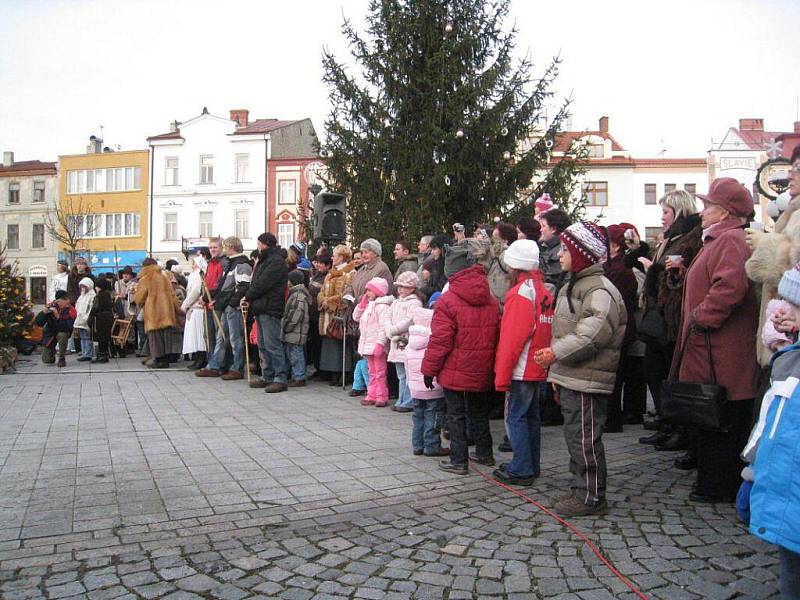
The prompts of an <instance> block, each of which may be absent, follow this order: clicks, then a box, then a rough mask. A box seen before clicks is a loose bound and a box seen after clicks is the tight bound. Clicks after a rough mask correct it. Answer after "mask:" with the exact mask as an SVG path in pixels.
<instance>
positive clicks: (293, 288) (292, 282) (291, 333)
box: [281, 269, 311, 387]
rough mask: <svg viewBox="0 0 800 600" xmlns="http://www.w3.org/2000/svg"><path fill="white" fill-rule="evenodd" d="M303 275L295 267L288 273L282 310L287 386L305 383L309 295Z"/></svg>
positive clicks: (301, 385)
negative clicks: (287, 376) (289, 379)
mask: <svg viewBox="0 0 800 600" xmlns="http://www.w3.org/2000/svg"><path fill="white" fill-rule="evenodd" d="M305 279H306V278H305V275H303V273H302V271H298V270H297V269H295V270H294V271H292V272H291V273H289V286H290V287H289V297H288V298H287V299H286V308H285V309H284V311H283V321H282V322H281V331H282V332H283V333H282V334H281V339H282V340H283V345H284V348H285V349H286V357H287V358H288V359H289V365H290V367H291V372H292V373H291V374H292V379H291V381H289V383H287V384H286V385H287V386H288V387H303V386H305V384H306V354H305V350H304V347H305V344H306V340H307V339H308V311H309V307H310V305H311V302H310V298H311V296H310V295H309V293H308V290H307V289H306V286H305Z"/></svg>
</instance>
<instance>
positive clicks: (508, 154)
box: [503, 150, 511, 160]
mask: <svg viewBox="0 0 800 600" xmlns="http://www.w3.org/2000/svg"><path fill="white" fill-rule="evenodd" d="M510 158H511V152H509V151H508V150H506V151H505V152H503V159H504V160H508V159H510Z"/></svg>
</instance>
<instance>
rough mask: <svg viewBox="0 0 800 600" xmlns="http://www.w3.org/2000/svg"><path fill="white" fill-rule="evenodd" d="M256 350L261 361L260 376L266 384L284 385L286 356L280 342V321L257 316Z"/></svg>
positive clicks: (275, 318)
mask: <svg viewBox="0 0 800 600" xmlns="http://www.w3.org/2000/svg"><path fill="white" fill-rule="evenodd" d="M256 320H257V321H258V350H259V354H261V357H262V359H263V361H262V362H263V364H262V365H261V366H262V376H263V378H264V381H266V382H267V383H273V382H275V383H286V378H287V373H286V371H287V365H286V354H285V353H284V350H283V342H281V320H280V319H278V318H277V317H271V316H270V315H258V316H257V317H256Z"/></svg>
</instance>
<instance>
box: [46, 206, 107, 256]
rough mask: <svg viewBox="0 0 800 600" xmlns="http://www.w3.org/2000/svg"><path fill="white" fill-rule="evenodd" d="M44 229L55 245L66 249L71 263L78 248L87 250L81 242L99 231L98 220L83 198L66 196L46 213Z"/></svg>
mask: <svg viewBox="0 0 800 600" xmlns="http://www.w3.org/2000/svg"><path fill="white" fill-rule="evenodd" d="M45 228H46V229H47V233H48V235H49V236H50V237H51V238H53V240H55V242H56V243H57V244H59V245H60V246H62V247H64V248H66V250H67V252H68V253H69V262H70V263H72V262H73V261H74V260H75V256H76V255H77V254H78V248H79V247H81V246H82V247H83V249H85V250H88V248H86V245H85V244H84V243H83V242H84V240H85V239H86V238H91V237H93V236H94V234H95V232H97V231H98V230H99V228H100V219H99V216H98V215H95V213H94V211H93V210H92V208H91V206H90V204H89V203H88V202H85V201H84V199H83V196H67V197H66V198H64V200H62V201H60V202H59V201H56V202H55V204H54V205H53V207H52V208H51V209H50V210H49V211H48V212H47V213H46V215H45Z"/></svg>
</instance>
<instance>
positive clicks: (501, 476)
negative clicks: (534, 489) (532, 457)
mask: <svg viewBox="0 0 800 600" xmlns="http://www.w3.org/2000/svg"><path fill="white" fill-rule="evenodd" d="M492 477H494V478H495V479H497V481H499V482H500V483H505V484H506V485H522V486H530V485H533V480H534V478H533V477H517V476H516V475H512V474H511V473H509V472H508V471H506V470H505V469H495V470H494V471H492Z"/></svg>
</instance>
